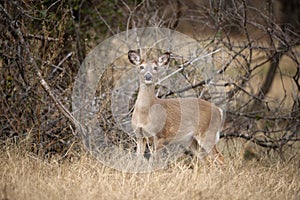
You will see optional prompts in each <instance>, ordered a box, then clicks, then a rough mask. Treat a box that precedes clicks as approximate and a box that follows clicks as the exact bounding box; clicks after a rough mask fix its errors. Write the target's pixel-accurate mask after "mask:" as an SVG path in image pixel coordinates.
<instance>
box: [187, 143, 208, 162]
mask: <svg viewBox="0 0 300 200" xmlns="http://www.w3.org/2000/svg"><path fill="white" fill-rule="evenodd" d="M189 148H190V150H191V152H192V153H193V154H194V155H195V156H197V157H198V158H199V159H200V160H201V161H203V160H204V158H205V157H206V156H207V155H208V152H207V151H206V150H205V149H204V148H203V147H201V146H200V145H199V142H198V141H197V139H196V138H195V137H192V142H191V145H190V147H189Z"/></svg>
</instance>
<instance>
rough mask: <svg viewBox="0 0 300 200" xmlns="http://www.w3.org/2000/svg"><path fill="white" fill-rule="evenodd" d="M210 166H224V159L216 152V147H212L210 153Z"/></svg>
mask: <svg viewBox="0 0 300 200" xmlns="http://www.w3.org/2000/svg"><path fill="white" fill-rule="evenodd" d="M210 157H211V164H216V165H219V166H224V157H223V155H222V154H221V153H220V152H219V151H218V150H217V147H216V146H214V147H213V149H212V151H211V155H210Z"/></svg>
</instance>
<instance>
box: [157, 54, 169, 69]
mask: <svg viewBox="0 0 300 200" xmlns="http://www.w3.org/2000/svg"><path fill="white" fill-rule="evenodd" d="M169 61H170V53H169V52H166V53H164V54H163V55H162V56H160V57H159V58H158V65H159V66H163V65H167V64H168V63H169Z"/></svg>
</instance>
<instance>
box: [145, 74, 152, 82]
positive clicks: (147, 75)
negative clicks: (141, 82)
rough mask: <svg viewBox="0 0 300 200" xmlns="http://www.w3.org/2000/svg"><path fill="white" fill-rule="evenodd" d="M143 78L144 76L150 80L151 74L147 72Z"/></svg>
mask: <svg viewBox="0 0 300 200" xmlns="http://www.w3.org/2000/svg"><path fill="white" fill-rule="evenodd" d="M144 78H145V80H146V81H151V80H152V74H150V73H147V74H145V76H144Z"/></svg>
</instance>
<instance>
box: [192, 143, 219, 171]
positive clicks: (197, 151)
mask: <svg viewBox="0 0 300 200" xmlns="http://www.w3.org/2000/svg"><path fill="white" fill-rule="evenodd" d="M190 150H191V151H192V153H193V154H194V155H196V156H197V157H198V158H199V159H200V160H201V161H203V162H204V163H206V164H208V165H218V166H223V165H224V158H223V155H222V154H221V153H220V152H219V151H218V150H217V148H216V145H214V146H213V148H212V149H211V151H207V150H206V149H205V148H204V147H202V146H201V145H200V144H199V142H198V140H197V139H196V138H193V140H192V143H191V145H190Z"/></svg>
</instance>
